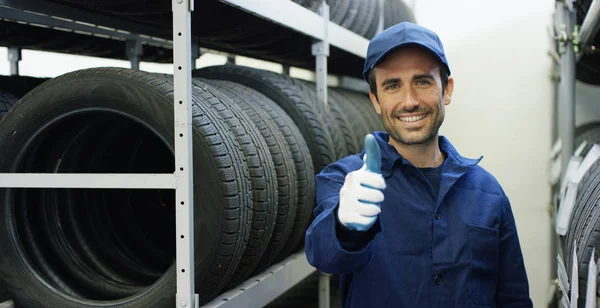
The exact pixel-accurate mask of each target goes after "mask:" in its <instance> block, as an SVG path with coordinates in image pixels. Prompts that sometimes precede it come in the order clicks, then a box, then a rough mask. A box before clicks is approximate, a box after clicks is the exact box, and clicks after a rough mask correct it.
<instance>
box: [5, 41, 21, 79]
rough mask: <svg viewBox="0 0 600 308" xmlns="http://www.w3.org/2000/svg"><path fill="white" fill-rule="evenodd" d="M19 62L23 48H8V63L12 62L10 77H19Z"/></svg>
mask: <svg viewBox="0 0 600 308" xmlns="http://www.w3.org/2000/svg"><path fill="white" fill-rule="evenodd" d="M19 61H21V48H17V47H8V62H10V75H11V76H17V75H19Z"/></svg>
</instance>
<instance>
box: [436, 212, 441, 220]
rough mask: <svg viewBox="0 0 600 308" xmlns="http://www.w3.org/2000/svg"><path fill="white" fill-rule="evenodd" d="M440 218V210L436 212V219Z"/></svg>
mask: <svg viewBox="0 0 600 308" xmlns="http://www.w3.org/2000/svg"><path fill="white" fill-rule="evenodd" d="M440 218H442V215H441V214H440V212H435V219H437V220H440Z"/></svg>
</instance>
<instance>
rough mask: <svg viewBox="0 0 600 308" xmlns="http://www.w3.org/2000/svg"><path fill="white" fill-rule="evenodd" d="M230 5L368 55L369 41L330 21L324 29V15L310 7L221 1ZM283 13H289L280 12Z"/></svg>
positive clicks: (285, 0) (283, 0) (277, 1)
mask: <svg viewBox="0 0 600 308" xmlns="http://www.w3.org/2000/svg"><path fill="white" fill-rule="evenodd" d="M220 1H221V2H224V3H227V4H230V5H233V6H235V7H238V8H240V9H242V10H245V11H247V12H250V13H253V14H255V15H257V16H259V17H262V18H265V19H268V20H271V21H273V22H275V23H277V24H280V25H283V26H285V27H288V28H290V29H292V30H296V31H298V32H300V33H304V34H306V35H309V36H311V37H313V38H315V39H317V40H325V39H326V38H327V39H328V40H329V44H331V45H332V46H335V47H337V48H340V49H342V50H345V51H347V52H350V53H352V54H355V55H357V56H359V57H362V58H364V57H366V56H367V47H368V45H369V41H368V40H367V39H366V38H364V37H362V36H360V35H358V34H356V33H354V32H352V31H350V30H348V29H346V28H344V27H342V26H340V25H338V24H336V23H334V22H331V21H329V22H328V25H327V27H326V28H324V27H323V17H322V16H320V15H319V14H316V13H315V12H312V11H311V10H309V9H307V8H305V7H303V6H301V5H299V4H297V3H295V2H293V1H290V0H269V1H256V0H220ZM282 12H288V13H287V14H282Z"/></svg>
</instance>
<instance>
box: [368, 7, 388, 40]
mask: <svg viewBox="0 0 600 308" xmlns="http://www.w3.org/2000/svg"><path fill="white" fill-rule="evenodd" d="M372 2H373V4H372V5H373V7H374V10H375V12H374V13H373V16H372V18H371V22H370V24H369V27H368V29H367V32H366V33H365V35H364V36H365V38H368V39H372V38H373V37H374V36H375V35H376V34H377V29H379V15H381V9H382V8H380V7H379V0H372ZM383 9H385V2H384V4H383ZM384 12H385V11H384ZM384 14H385V13H384ZM381 18H384V17H383V16H382V17H381ZM382 30H383V29H382Z"/></svg>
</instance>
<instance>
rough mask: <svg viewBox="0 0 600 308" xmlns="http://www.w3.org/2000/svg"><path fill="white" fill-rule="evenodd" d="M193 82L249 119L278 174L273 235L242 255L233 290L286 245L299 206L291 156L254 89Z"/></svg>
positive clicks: (294, 169) (223, 83) (226, 84)
mask: <svg viewBox="0 0 600 308" xmlns="http://www.w3.org/2000/svg"><path fill="white" fill-rule="evenodd" d="M194 79H195V80H202V82H204V83H207V84H209V85H210V86H212V87H214V88H216V89H217V90H219V91H221V92H223V94H225V95H227V96H228V97H229V98H230V99H231V101H232V102H233V103H234V104H236V105H237V106H239V107H240V109H241V110H242V111H243V112H244V113H245V114H246V115H248V117H249V118H250V119H252V121H253V122H254V124H255V125H256V127H257V128H258V129H259V130H260V133H261V135H262V136H263V138H264V140H265V141H266V143H267V145H268V148H269V152H270V154H271V157H272V158H273V163H274V170H275V172H276V175H277V191H278V195H277V199H272V202H271V203H272V204H271V207H273V208H274V209H272V211H273V214H276V219H275V221H273V227H272V229H273V230H272V236H271V237H269V239H268V240H267V243H266V244H265V245H263V246H264V247H261V249H260V251H258V252H257V253H256V254H253V255H244V257H243V258H242V262H241V263H240V265H239V266H238V268H237V270H236V272H235V273H234V275H233V277H232V278H231V281H230V283H229V287H235V286H237V285H238V284H240V283H242V282H243V281H244V280H246V279H247V278H248V277H249V276H250V275H251V274H252V273H253V272H254V270H255V269H256V268H257V266H258V264H259V262H260V261H261V259H262V257H263V255H264V254H265V253H266V254H272V253H273V252H274V251H277V249H278V247H279V246H280V245H282V242H285V240H286V239H287V238H288V236H289V233H290V232H291V228H290V227H289V226H290V225H292V224H293V223H294V220H295V218H296V217H295V216H296V208H297V203H298V196H297V191H298V189H297V180H296V168H295V166H294V162H293V160H292V153H291V151H290V148H289V146H288V145H287V143H286V141H285V139H284V137H283V134H282V133H281V132H280V131H279V129H278V128H277V126H276V125H275V123H274V122H273V120H272V119H271V117H270V116H269V115H268V114H267V113H266V112H265V111H264V110H263V109H261V107H260V106H259V105H258V104H257V103H256V101H257V100H259V99H260V98H258V97H257V96H256V95H255V94H253V93H252V91H253V90H251V89H250V88H248V87H245V86H242V85H240V84H236V83H233V82H230V81H223V80H206V79H200V78H194Z"/></svg>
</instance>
